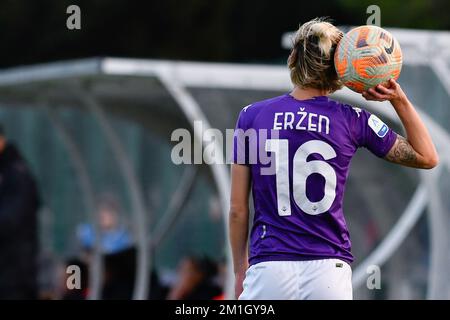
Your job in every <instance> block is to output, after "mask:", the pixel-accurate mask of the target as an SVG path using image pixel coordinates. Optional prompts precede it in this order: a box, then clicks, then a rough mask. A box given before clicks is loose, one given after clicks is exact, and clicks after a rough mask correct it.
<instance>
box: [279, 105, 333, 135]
mask: <svg viewBox="0 0 450 320" xmlns="http://www.w3.org/2000/svg"><path fill="white" fill-rule="evenodd" d="M301 109H303V108H301ZM289 129H290V130H306V131H311V132H320V133H325V134H330V119H329V118H328V117H327V116H324V115H321V114H317V113H312V112H306V111H303V110H301V111H297V112H296V113H295V112H275V114H274V117H273V130H289Z"/></svg>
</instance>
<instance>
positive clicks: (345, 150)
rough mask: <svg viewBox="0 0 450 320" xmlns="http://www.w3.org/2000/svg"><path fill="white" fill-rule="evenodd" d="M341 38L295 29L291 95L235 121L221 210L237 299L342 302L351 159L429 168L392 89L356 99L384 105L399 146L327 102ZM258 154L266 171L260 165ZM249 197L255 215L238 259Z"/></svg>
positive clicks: (420, 134)
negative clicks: (226, 202)
mask: <svg viewBox="0 0 450 320" xmlns="http://www.w3.org/2000/svg"><path fill="white" fill-rule="evenodd" d="M341 37H342V32H341V31H339V30H338V29H337V28H336V27H334V26H333V25H332V24H330V23H328V22H326V21H324V20H321V19H315V20H312V21H310V22H307V23H305V24H303V25H302V26H301V27H300V28H299V30H298V31H297V33H296V36H295V40H294V47H293V49H292V52H291V54H290V56H289V59H288V66H289V70H290V75H291V79H292V82H293V85H294V89H293V91H292V92H290V93H289V94H285V95H282V96H279V97H275V98H273V99H269V100H265V101H261V102H256V103H254V104H251V105H250V106H247V107H245V108H244V109H243V110H242V111H241V113H240V115H239V119H238V121H237V126H236V129H237V130H236V133H235V139H234V158H233V164H232V169H231V176H232V186H231V209H230V239H231V246H232V251H233V262H234V272H235V280H236V282H235V294H236V297H239V299H352V284H351V273H352V272H351V267H350V263H351V262H352V261H353V256H352V254H351V245H350V239H349V233H348V228H347V225H346V222H345V219H344V213H343V211H342V200H343V196H344V187H345V181H346V179H347V176H348V169H349V164H350V160H351V159H352V157H353V155H354V154H355V152H356V150H357V149H358V148H360V147H365V148H367V149H369V150H370V151H371V152H372V153H373V154H375V155H376V156H377V157H380V158H384V159H386V160H388V161H390V162H394V163H398V164H401V165H404V166H409V167H414V168H423V169H429V168H433V167H434V166H436V165H437V163H438V155H437V153H436V150H435V147H434V145H433V142H432V140H431V138H430V135H429V133H428V131H427V129H426V128H425V125H424V124H423V122H422V120H421V119H420V118H419V115H418V114H417V112H416V110H415V109H414V107H413V105H412V104H411V103H410V102H409V100H408V98H407V96H406V95H405V93H404V92H403V90H402V89H401V88H400V86H399V85H398V84H397V83H396V82H395V81H394V80H390V81H389V83H388V84H386V85H378V86H376V87H375V88H372V89H369V90H368V91H366V92H364V93H363V94H362V95H363V97H364V98H365V99H367V100H375V101H386V100H387V101H389V102H390V103H391V104H392V106H393V108H394V109H395V111H396V112H397V114H398V116H399V117H400V119H401V121H402V123H403V126H404V128H405V131H406V136H407V138H403V137H402V136H400V135H398V134H396V133H395V132H393V131H392V130H391V129H389V128H388V127H387V126H386V125H385V124H384V123H383V122H382V121H381V120H380V119H379V118H377V117H376V116H375V115H371V114H370V113H369V112H367V111H365V110H361V109H359V108H353V107H351V106H349V105H346V104H342V103H339V102H336V101H333V100H331V99H329V98H328V95H329V94H330V93H332V92H334V91H336V90H337V89H340V88H341V87H342V84H341V83H340V82H339V80H338V78H337V74H336V72H335V69H334V64H333V55H334V51H335V49H336V45H337V43H338V42H339V40H340V39H341ZM239 129H240V130H239ZM252 132H253V134H252ZM255 137H256V138H255ZM264 154H265V155H266V156H267V157H268V156H270V159H272V160H273V161H271V162H270V161H262V158H263V157H261V155H264ZM273 162H275V165H274V166H273ZM271 166H273V167H274V168H275V169H273V170H272V171H270V167H271ZM250 188H252V193H253V201H254V208H255V215H254V221H253V227H252V230H251V234H250V243H249V247H250V248H249V250H248V241H247V239H248V226H249V192H250ZM248 253H249V254H248ZM244 279H245V280H244Z"/></svg>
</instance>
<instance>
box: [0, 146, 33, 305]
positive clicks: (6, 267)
mask: <svg viewBox="0 0 450 320" xmlns="http://www.w3.org/2000/svg"><path fill="white" fill-rule="evenodd" d="M38 208H39V196H38V191H37V187H36V183H35V181H34V178H33V176H32V174H31V173H30V171H29V169H28V167H27V164H26V163H25V161H24V159H23V158H22V157H21V155H20V154H19V152H18V150H17V149H16V148H15V147H14V146H12V145H10V144H9V145H7V146H6V148H5V149H4V151H3V152H2V153H0V299H35V298H37V272H38V271H37V258H38V238H37V211H38Z"/></svg>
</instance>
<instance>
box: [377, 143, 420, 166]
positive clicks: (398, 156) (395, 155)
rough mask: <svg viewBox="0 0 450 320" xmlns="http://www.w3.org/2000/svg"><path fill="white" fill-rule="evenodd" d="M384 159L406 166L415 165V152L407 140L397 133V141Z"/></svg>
mask: <svg viewBox="0 0 450 320" xmlns="http://www.w3.org/2000/svg"><path fill="white" fill-rule="evenodd" d="M385 159H386V160H388V161H391V162H394V163H399V164H403V165H407V166H413V167H416V166H417V154H416V151H414V149H413V147H412V146H411V145H410V144H409V142H408V140H406V139H405V138H404V137H402V136H400V135H397V141H396V142H395V143H394V146H393V147H392V149H391V150H390V151H389V152H388V154H387V155H386V157H385Z"/></svg>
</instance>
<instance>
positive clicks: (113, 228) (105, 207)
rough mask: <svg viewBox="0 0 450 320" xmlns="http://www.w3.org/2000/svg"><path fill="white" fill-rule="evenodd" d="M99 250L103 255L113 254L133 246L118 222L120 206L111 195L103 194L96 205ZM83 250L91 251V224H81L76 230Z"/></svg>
mask: <svg viewBox="0 0 450 320" xmlns="http://www.w3.org/2000/svg"><path fill="white" fill-rule="evenodd" d="M97 217H98V219H99V229H100V230H99V232H100V248H101V251H102V252H103V253H104V254H113V253H116V252H120V251H122V250H125V249H128V248H130V247H131V246H132V244H133V239H132V236H131V234H130V232H129V230H128V228H127V226H126V224H125V223H123V222H122V221H121V220H120V205H119V202H118V201H117V199H116V198H115V197H114V196H113V195H111V194H103V195H102V196H101V197H100V200H99V205H98V215H97ZM77 233H78V234H77V235H78V238H79V240H80V242H81V245H82V247H83V249H85V250H87V251H91V250H92V249H93V248H94V243H95V238H96V234H95V229H94V226H93V225H92V224H88V223H85V224H82V225H80V226H79V227H78V230H77Z"/></svg>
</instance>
